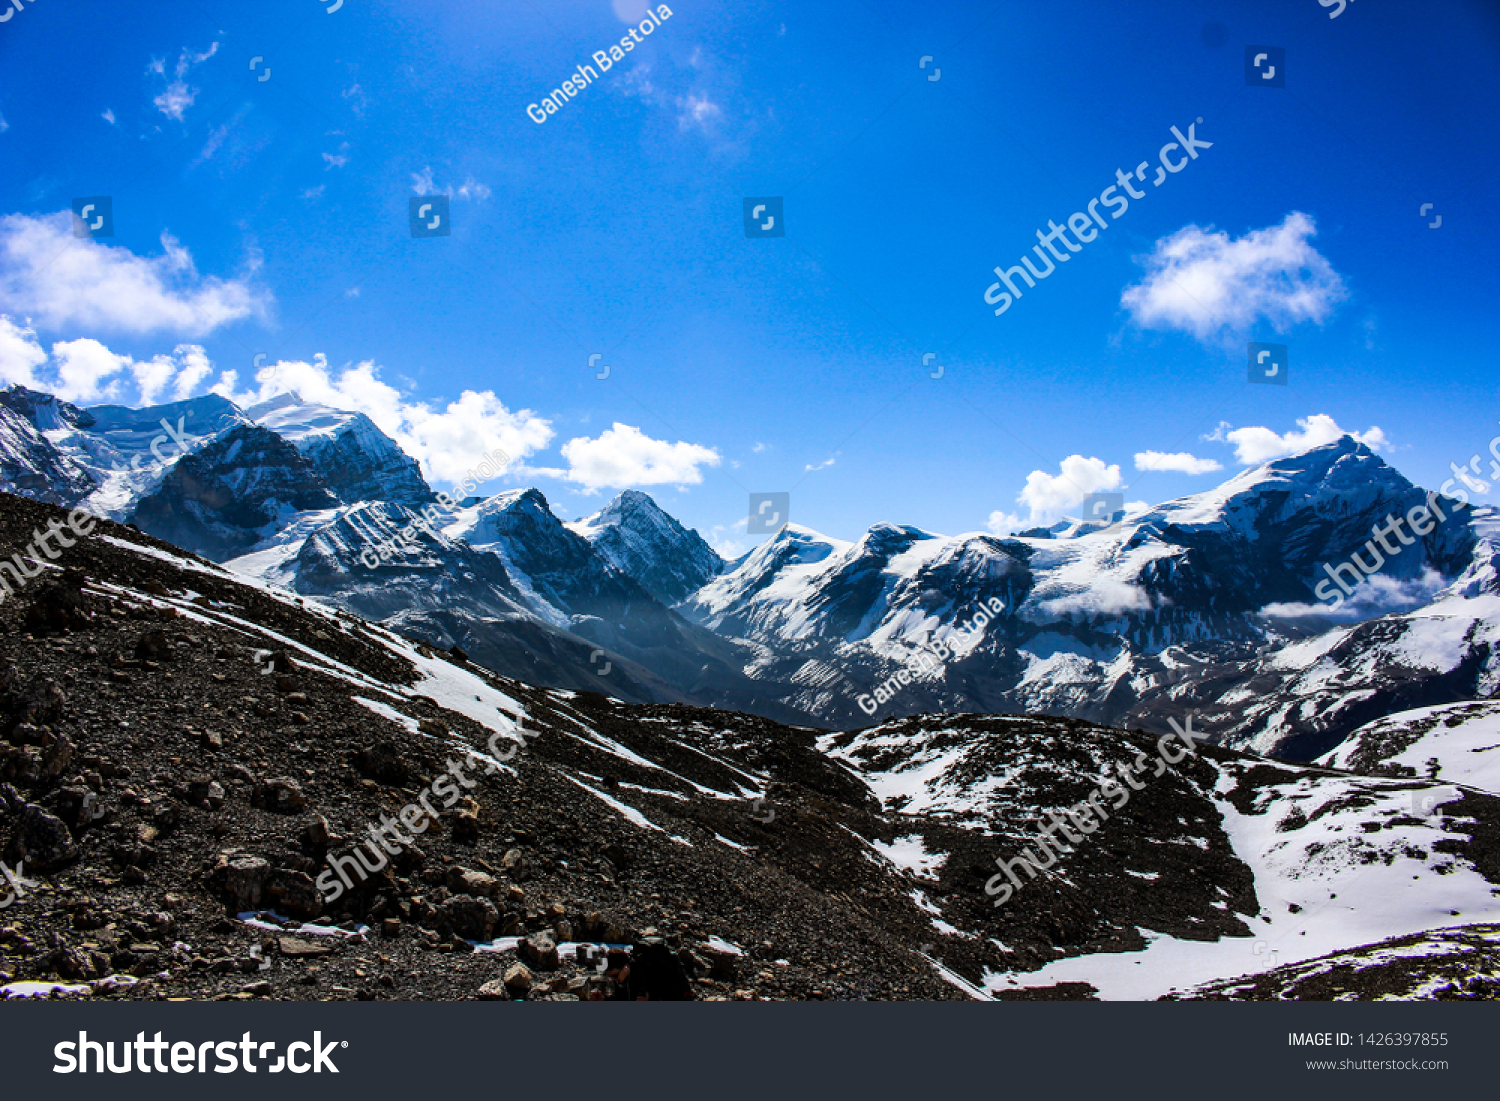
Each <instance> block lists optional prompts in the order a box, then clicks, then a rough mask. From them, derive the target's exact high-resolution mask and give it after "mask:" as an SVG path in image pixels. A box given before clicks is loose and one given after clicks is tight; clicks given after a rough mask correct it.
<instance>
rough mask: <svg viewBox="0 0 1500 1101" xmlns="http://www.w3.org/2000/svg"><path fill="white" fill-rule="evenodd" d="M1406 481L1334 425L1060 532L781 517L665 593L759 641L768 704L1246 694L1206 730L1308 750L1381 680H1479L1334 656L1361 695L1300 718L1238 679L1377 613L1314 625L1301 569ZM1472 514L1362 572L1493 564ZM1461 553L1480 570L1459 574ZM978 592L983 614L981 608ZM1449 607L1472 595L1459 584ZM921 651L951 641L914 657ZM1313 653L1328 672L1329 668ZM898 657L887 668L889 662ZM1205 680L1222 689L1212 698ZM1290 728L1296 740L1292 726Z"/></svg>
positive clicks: (1439, 653)
mask: <svg viewBox="0 0 1500 1101" xmlns="http://www.w3.org/2000/svg"><path fill="white" fill-rule="evenodd" d="M1427 500H1428V497H1427V495H1426V494H1425V493H1424V492H1423V491H1422V490H1421V489H1419V488H1418V487H1416V486H1414V485H1412V484H1411V483H1410V482H1408V481H1407V480H1406V479H1405V478H1404V477H1402V476H1401V475H1400V474H1399V473H1398V472H1397V471H1395V470H1394V469H1392V468H1391V467H1390V466H1389V465H1387V464H1386V463H1385V462H1384V461H1383V460H1382V459H1380V458H1379V457H1378V456H1377V455H1375V454H1374V453H1373V452H1371V451H1370V450H1369V449H1368V448H1366V447H1365V446H1364V445H1363V444H1360V443H1358V442H1356V441H1355V440H1353V439H1351V438H1349V437H1344V438H1343V439H1341V440H1338V441H1336V442H1334V443H1331V444H1328V445H1326V446H1323V447H1316V448H1312V449H1310V450H1308V451H1305V452H1302V453H1300V454H1298V455H1293V456H1290V457H1288V458H1285V459H1279V460H1276V461H1274V462H1270V463H1266V464H1264V465H1262V466H1260V467H1255V468H1252V469H1250V470H1247V471H1245V472H1243V473H1242V474H1240V475H1238V476H1236V477H1234V478H1232V479H1230V480H1229V481H1228V482H1226V483H1225V484H1224V485H1222V486H1220V487H1218V488H1217V489H1214V490H1211V491H1208V492H1206V493H1200V494H1195V495H1193V496H1189V497H1184V498H1181V499H1179V500H1176V501H1172V502H1169V503H1166V504H1163V505H1160V506H1158V507H1156V508H1154V509H1151V510H1148V511H1146V512H1144V513H1142V514H1139V515H1136V516H1133V517H1130V518H1128V519H1126V520H1124V521H1122V522H1119V523H1115V524H1113V525H1109V526H1099V525H1082V526H1079V525H1075V526H1074V528H1073V529H1067V530H1066V531H1064V532H1063V533H1062V534H1063V535H1064V537H1058V535H1057V534H1054V533H1053V532H1051V531H1048V532H1034V533H1032V534H1029V535H1026V536H1012V537H1007V538H999V537H996V536H993V535H987V534H970V535H960V536H956V537H946V536H939V535H934V534H932V533H930V532H924V531H921V530H919V529H916V528H912V527H898V526H895V525H891V524H881V525H877V526H876V527H874V528H872V529H871V530H870V531H869V532H868V533H867V534H866V535H865V537H864V538H862V539H860V540H859V541H858V542H856V543H844V542H841V541H838V540H833V539H829V538H827V537H825V536H822V535H819V534H818V533H816V532H813V531H811V530H809V529H807V528H803V527H799V526H796V525H788V526H787V527H785V528H783V529H782V531H781V532H780V533H779V534H778V535H777V536H775V537H774V538H772V539H770V540H768V541H767V542H766V543H764V544H762V545H761V546H760V547H759V548H757V549H756V551H754V552H753V553H752V554H750V555H749V556H747V557H746V559H745V560H744V561H742V562H741V563H740V564H739V565H738V566H737V567H736V568H735V569H733V570H731V571H729V572H727V573H725V574H723V575H722V576H720V577H717V578H715V579H714V580H712V581H710V582H709V583H708V584H707V585H705V586H704V587H703V588H702V589H701V590H699V592H697V593H696V594H694V595H693V596H692V597H690V598H689V599H688V600H687V601H685V602H684V603H683V605H682V610H683V612H684V614H686V615H688V616H689V617H691V618H694V619H696V620H697V621H699V622H701V623H703V624H704V625H705V626H708V627H710V628H712V629H714V630H716V631H719V632H721V633H724V634H728V635H731V636H733V637H739V638H744V639H746V640H747V641H751V642H754V643H756V644H757V645H759V646H761V647H763V648H764V649H765V650H766V651H767V653H768V655H769V656H768V657H766V658H765V659H764V660H763V662H762V664H761V666H760V668H761V669H762V670H764V671H765V672H766V674H768V675H769V676H770V677H772V678H774V679H778V680H782V681H787V682H791V683H793V684H796V685H798V686H799V691H798V693H797V695H795V696H794V697H793V698H792V699H791V700H789V701H788V702H792V703H795V704H796V705H797V706H799V707H802V708H804V709H807V710H811V711H813V712H814V713H815V714H818V715H819V716H820V717H822V718H824V719H825V720H826V721H829V722H831V723H835V724H846V725H847V724H852V723H856V722H859V721H860V719H859V717H858V716H859V712H858V711H855V710H854V707H855V705H858V707H859V710H860V711H862V712H863V713H864V716H865V717H866V718H868V717H881V718H883V717H886V716H891V715H904V714H916V713H919V712H922V711H931V710H944V711H955V710H964V711H982V712H1024V713H1036V712H1046V713H1050V714H1058V715H1072V716H1077V717H1084V718H1089V719H1091V720H1094V721H1098V722H1109V723H1113V722H1121V721H1130V722H1139V723H1142V724H1143V725H1147V726H1149V727H1151V728H1152V729H1165V728H1166V727H1165V722H1166V719H1167V717H1168V716H1169V715H1179V716H1180V714H1182V713H1185V711H1186V710H1188V709H1193V710H1206V711H1207V712H1208V713H1210V714H1213V715H1214V716H1215V717H1216V718H1218V719H1224V718H1225V717H1226V716H1225V713H1226V712H1228V711H1230V710H1231V709H1233V710H1235V711H1236V714H1238V713H1240V712H1243V711H1244V709H1245V707H1246V706H1248V704H1247V702H1246V701H1248V700H1249V699H1250V698H1251V697H1254V699H1255V706H1256V707H1257V709H1258V710H1257V711H1256V718H1255V720H1254V721H1253V722H1248V723H1240V722H1236V723H1234V724H1233V725H1231V726H1224V725H1222V723H1221V724H1218V725H1215V724H1212V723H1211V724H1209V725H1210V728H1211V729H1215V730H1217V731H1218V733H1219V736H1221V737H1222V738H1224V740H1225V741H1226V743H1227V744H1236V745H1241V744H1243V745H1253V746H1254V747H1255V748H1257V749H1259V750H1261V751H1267V752H1268V751H1271V750H1272V749H1277V748H1278V747H1279V748H1281V749H1289V748H1296V749H1298V750H1301V751H1305V753H1306V755H1307V756H1314V755H1316V754H1317V753H1321V752H1323V751H1324V750H1326V749H1327V748H1329V746H1330V745H1332V744H1334V742H1336V741H1337V738H1338V737H1340V736H1342V734H1343V733H1347V732H1348V731H1349V730H1352V729H1353V728H1354V727H1355V726H1358V725H1359V724H1360V723H1362V722H1364V721H1367V720H1368V719H1369V718H1371V717H1374V715H1376V714H1382V713H1384V712H1381V711H1379V710H1378V709H1379V708H1380V707H1381V706H1383V702H1389V701H1390V700H1392V699H1393V698H1394V699H1401V701H1402V702H1401V704H1400V706H1414V705H1415V704H1417V703H1437V702H1446V701H1448V700H1452V699H1460V698H1468V696H1470V695H1472V694H1474V693H1475V692H1476V691H1479V690H1480V686H1479V684H1478V682H1476V680H1475V678H1474V677H1473V676H1469V675H1467V674H1466V673H1463V672H1460V673H1459V674H1458V675H1457V676H1456V678H1452V683H1449V684H1446V685H1445V684H1440V683H1437V682H1436V681H1434V682H1433V683H1430V684H1428V685H1427V686H1426V687H1425V688H1423V689H1422V691H1423V692H1427V691H1431V692H1432V693H1435V694H1434V695H1431V696H1429V695H1422V696H1420V697H1419V698H1415V699H1411V700H1410V702H1407V701H1406V699H1405V698H1402V697H1401V696H1400V693H1401V692H1402V691H1404V690H1406V689H1409V688H1410V685H1409V684H1403V680H1402V678H1399V677H1396V678H1385V677H1382V675H1380V673H1379V672H1378V671H1376V670H1373V669H1369V670H1365V671H1364V672H1363V673H1360V674H1349V673H1343V674H1340V676H1341V677H1342V678H1343V682H1344V683H1350V682H1358V683H1359V684H1360V685H1361V686H1362V687H1363V688H1364V689H1365V690H1366V695H1365V696H1364V697H1363V698H1364V699H1366V700H1368V701H1370V703H1369V706H1370V710H1369V711H1366V712H1364V713H1354V712H1351V713H1349V714H1347V715H1338V714H1337V711H1338V709H1337V708H1330V706H1329V700H1328V699H1326V698H1323V697H1318V696H1317V691H1316V689H1315V688H1314V689H1311V690H1310V691H1311V693H1312V695H1313V696H1314V697H1316V698H1313V699H1309V700H1307V701H1306V702H1307V706H1308V708H1309V709H1312V710H1317V712H1318V715H1319V716H1320V717H1319V718H1317V719H1316V720H1314V719H1313V718H1312V717H1311V716H1310V715H1309V716H1308V721H1309V722H1313V723H1314V725H1315V726H1317V729H1315V730H1314V729H1309V728H1308V727H1306V726H1305V725H1303V724H1302V723H1301V719H1302V718H1303V716H1301V715H1291V714H1288V713H1287V711H1288V709H1285V708H1284V709H1283V710H1282V711H1281V712H1277V711H1276V710H1275V709H1273V708H1271V707H1269V706H1268V705H1267V703H1266V695H1267V692H1266V689H1265V687H1264V686H1263V685H1253V684H1252V681H1253V678H1254V677H1255V676H1257V675H1260V674H1267V673H1269V672H1271V671H1272V670H1274V669H1277V668H1283V667H1284V668H1285V669H1286V670H1288V673H1289V674H1290V672H1291V671H1293V670H1295V671H1297V672H1299V673H1305V672H1306V671H1307V670H1308V666H1309V664H1310V663H1309V655H1308V653H1306V652H1299V651H1297V650H1296V649H1295V648H1294V647H1295V646H1301V647H1303V648H1304V650H1305V649H1306V648H1312V649H1314V650H1316V649H1317V648H1319V647H1321V648H1324V649H1326V648H1329V647H1334V646H1337V645H1338V644H1339V642H1340V640H1341V639H1343V638H1345V637H1347V636H1349V635H1351V634H1353V635H1355V636H1357V637H1358V638H1361V639H1363V638H1365V637H1367V636H1372V635H1379V634H1381V633H1382V632H1389V631H1391V630H1394V629H1395V628H1394V627H1393V626H1392V624H1393V623H1394V622H1395V621H1396V620H1398V619H1399V618H1400V617H1399V615H1392V616H1387V617H1381V618H1377V619H1374V620H1372V621H1369V622H1366V623H1363V624H1360V625H1358V626H1355V627H1335V626H1334V622H1333V621H1332V620H1330V619H1328V618H1327V616H1326V615H1323V614H1322V611H1323V610H1320V609H1317V608H1315V607H1313V606H1314V605H1316V603H1317V600H1318V596H1317V589H1318V586H1319V585H1320V584H1322V583H1324V582H1325V581H1326V576H1325V574H1323V573H1322V572H1320V570H1321V567H1322V566H1323V565H1324V564H1325V563H1327V564H1332V563H1339V562H1342V561H1343V560H1345V559H1347V558H1348V557H1349V555H1350V553H1351V552H1353V551H1356V550H1359V549H1360V548H1362V547H1363V545H1364V543H1365V542H1366V541H1367V540H1369V539H1370V531H1371V528H1372V527H1373V526H1374V525H1376V524H1377V523H1380V522H1381V521H1383V520H1384V519H1385V518H1386V517H1387V516H1389V515H1404V514H1406V513H1407V512H1408V511H1409V510H1410V509H1412V508H1413V507H1415V506H1419V505H1422V504H1423V503H1424V502H1425V501H1427ZM1484 515H1487V514H1485V513H1479V512H1476V513H1475V515H1474V516H1470V515H1468V514H1467V513H1463V514H1460V515H1458V516H1455V517H1454V518H1452V519H1450V521H1449V522H1447V523H1443V524H1438V525H1436V527H1435V528H1434V529H1433V530H1431V531H1430V532H1429V533H1428V534H1427V535H1425V536H1421V537H1416V538H1411V539H1410V540H1409V545H1398V547H1397V553H1394V554H1392V555H1389V556H1388V557H1387V560H1386V562H1385V563H1384V566H1383V569H1382V570H1381V577H1382V580H1384V581H1385V582H1387V583H1388V589H1387V591H1389V592H1392V593H1395V594H1397V595H1398V596H1399V595H1400V594H1402V593H1403V592H1414V593H1417V594H1419V596H1418V598H1417V599H1416V600H1415V601H1414V602H1418V603H1422V604H1424V605H1425V601H1426V600H1427V599H1428V598H1430V594H1431V592H1432V591H1433V590H1435V589H1440V588H1441V587H1442V584H1443V583H1444V582H1454V583H1455V587H1454V595H1455V597H1458V596H1459V593H1460V590H1463V591H1467V590H1468V589H1474V588H1476V587H1479V588H1482V587H1483V585H1484V584H1486V582H1485V581H1484V580H1483V578H1484V577H1488V576H1491V575H1492V574H1493V568H1492V567H1491V566H1489V565H1486V564H1485V563H1488V561H1489V556H1490V553H1491V552H1489V551H1488V550H1487V549H1486V548H1487V547H1488V546H1489V544H1488V542H1482V541H1481V538H1480V535H1479V534H1478V530H1479V529H1478V525H1479V524H1480V522H1481V521H1480V519H1479V517H1481V516H1484ZM1484 522H1488V521H1484ZM1075 529H1076V530H1077V532H1078V533H1077V534H1071V532H1072V531H1073V530H1075ZM1474 570H1480V571H1481V573H1482V571H1484V570H1488V571H1489V573H1483V575H1482V576H1481V575H1480V574H1475V575H1474V576H1473V577H1471V576H1470V573H1471V572H1472V571H1474ZM1466 571H1469V572H1466ZM1460 579H1467V580H1460ZM992 601H993V602H998V603H999V605H1000V606H1002V608H1003V611H1001V612H1000V613H999V615H998V616H996V617H993V622H987V623H982V624H981V623H980V621H981V620H982V619H984V618H985V609H987V608H990V607H992V606H993V605H992V604H991V602H992ZM1425 614H1426V613H1424V612H1423V611H1421V610H1417V611H1412V612H1410V613H1409V616H1410V617H1411V618H1412V619H1415V620H1419V619H1421V618H1422V617H1423V616H1424V615H1425ZM1453 614H1457V615H1460V616H1463V615H1468V616H1470V617H1471V618H1473V619H1476V620H1482V619H1483V618H1484V617H1485V616H1486V615H1489V614H1490V613H1489V611H1488V609H1487V607H1480V606H1478V605H1470V604H1467V603H1464V604H1462V605H1460V606H1459V608H1458V609H1457V610H1456V611H1455V612H1454V613H1453ZM976 624H979V625H980V626H982V630H975V629H974V627H975V626H976ZM1308 636H1312V637H1311V638H1308ZM1297 640H1305V641H1297ZM924 648H925V649H926V650H928V651H931V650H934V649H935V650H938V651H939V652H940V653H943V654H951V655H952V656H951V657H948V658H946V660H943V661H939V662H933V661H930V660H927V659H924V658H923V657H922V651H923V650H924ZM1410 649H1412V652H1413V653H1418V654H1420V655H1421V656H1420V657H1418V658H1416V659H1414V660H1415V663H1416V664H1419V665H1424V666H1426V667H1431V668H1433V669H1437V668H1439V667H1440V668H1441V670H1442V671H1443V672H1444V673H1451V672H1452V671H1453V670H1454V669H1455V668H1458V669H1460V670H1462V669H1464V668H1465V667H1466V666H1465V662H1466V660H1467V659H1466V657H1465V656H1464V655H1463V654H1457V653H1455V652H1454V649H1453V647H1451V646H1450V647H1446V648H1445V647H1442V646H1437V645H1435V644H1434V645H1428V646H1426V647H1425V649H1422V648H1410ZM1467 652H1468V651H1465V654H1467ZM1372 660H1373V659H1372ZM1329 664H1330V666H1331V667H1332V668H1331V670H1330V672H1329V673H1328V674H1327V675H1328V676H1332V675H1333V671H1334V670H1338V669H1345V668H1347V665H1346V662H1345V661H1343V660H1339V661H1335V662H1330V663H1329ZM903 672H905V673H906V674H908V676H907V683H901V684H896V683H894V682H892V681H891V678H892V677H893V676H898V675H900V674H902V673H903ZM1427 679H1429V680H1431V678H1427ZM1481 679H1482V678H1481ZM1226 692H1234V693H1235V695H1233V696H1232V697H1229V698H1228V699H1225V700H1220V701H1219V703H1221V704H1223V706H1219V707H1217V708H1216V705H1215V700H1216V699H1217V695H1218V694H1222V693H1226ZM1398 709H1399V708H1398ZM1318 724H1321V725H1318ZM1250 731H1253V733H1250ZM1309 733H1312V734H1314V735H1315V736H1314V737H1313V739H1312V740H1311V741H1307V742H1304V741H1299V740H1298V739H1301V738H1303V736H1304V735H1307V734H1309Z"/></svg>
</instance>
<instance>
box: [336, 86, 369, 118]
mask: <svg viewBox="0 0 1500 1101" xmlns="http://www.w3.org/2000/svg"><path fill="white" fill-rule="evenodd" d="M339 95H340V96H342V97H343V98H344V99H347V100H348V101H349V110H351V111H353V112H354V115H355V117H356V118H363V117H364V114H365V107H366V105H367V104H368V103H369V100H367V99H366V98H365V94H364V91H363V89H361V88H360V86H359V85H358V84H353V85H350V86H349V87H348V88H345V89H344V90H343V91H342V92H340V93H339Z"/></svg>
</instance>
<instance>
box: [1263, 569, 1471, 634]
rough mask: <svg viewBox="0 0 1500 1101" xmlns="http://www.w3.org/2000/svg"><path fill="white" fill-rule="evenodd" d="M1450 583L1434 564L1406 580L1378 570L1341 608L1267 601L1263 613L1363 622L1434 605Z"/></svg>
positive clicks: (1280, 617) (1368, 577) (1360, 585)
mask: <svg viewBox="0 0 1500 1101" xmlns="http://www.w3.org/2000/svg"><path fill="white" fill-rule="evenodd" d="M1447 585H1448V579H1447V578H1445V577H1444V576H1443V575H1442V574H1440V573H1438V572H1437V570H1435V569H1433V568H1432V567H1431V566H1428V567H1426V568H1425V569H1424V570H1423V572H1422V576H1421V577H1413V578H1406V579H1403V578H1399V577H1388V576H1386V575H1385V574H1379V573H1376V574H1371V575H1369V576H1367V577H1366V578H1365V579H1364V580H1363V581H1361V582H1360V583H1359V584H1358V585H1355V586H1354V589H1353V592H1351V593H1350V595H1349V596H1348V597H1345V599H1344V603H1343V604H1341V605H1340V606H1339V608H1338V610H1337V611H1334V610H1333V607H1332V605H1330V604H1267V605H1266V606H1265V607H1264V608H1262V609H1261V610H1260V614H1261V615H1266V616H1271V617H1273V618H1277V619H1301V618H1303V617H1307V616H1322V617H1324V618H1326V619H1331V620H1335V621H1337V622H1341V623H1354V622H1362V621H1363V620H1366V619H1375V618H1376V617H1378V616H1383V615H1390V614H1392V613H1398V612H1409V611H1411V610H1412V609H1413V608H1420V607H1422V606H1424V605H1426V604H1430V603H1432V598H1433V597H1434V596H1436V595H1437V594H1438V593H1439V592H1440V591H1441V590H1442V589H1444V588H1446V587H1447ZM1333 591H1334V592H1337V589H1334V590H1333ZM1338 595H1340V596H1342V595H1343V594H1342V593H1338Z"/></svg>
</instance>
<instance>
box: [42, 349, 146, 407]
mask: <svg viewBox="0 0 1500 1101" xmlns="http://www.w3.org/2000/svg"><path fill="white" fill-rule="evenodd" d="M52 361H53V364H54V365H55V367H56V370H57V382H56V383H54V384H53V385H52V386H50V387H48V389H50V390H52V392H53V393H55V394H56V395H57V396H58V397H60V398H62V399H63V400H64V401H71V402H77V403H79V404H91V403H94V402H99V401H105V400H109V401H113V400H114V399H116V398H118V397H119V396H120V383H119V380H116V381H113V382H110V383H109V384H108V385H104V380H105V379H107V378H110V377H111V376H113V375H118V374H119V373H120V372H121V371H124V370H125V369H126V368H127V367H129V366H130V363H131V360H130V357H129V356H124V355H116V354H115V353H114V352H111V351H110V350H109V349H108V348H106V347H105V346H104V345H103V344H100V343H99V342H98V341H97V340H92V339H90V338H87V337H85V338H84V339H82V340H66V341H59V342H58V343H56V344H54V345H52Z"/></svg>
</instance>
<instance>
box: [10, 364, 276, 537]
mask: <svg viewBox="0 0 1500 1101" xmlns="http://www.w3.org/2000/svg"><path fill="white" fill-rule="evenodd" d="M0 408H4V409H5V410H7V411H9V412H10V413H12V414H14V415H15V417H18V418H20V419H21V420H23V421H24V422H25V425H29V429H28V428H26V427H24V426H23V425H22V424H21V423H18V421H17V420H16V419H13V418H11V417H7V416H6V415H5V414H3V413H0V426H3V427H0V431H3V432H4V433H5V435H6V438H5V439H4V440H3V441H0V477H3V478H4V481H3V482H0V485H3V486H5V487H7V488H9V487H10V486H14V487H16V489H15V491H16V492H23V493H25V494H26V495H27V496H36V497H38V499H42V497H41V495H40V494H39V493H38V492H34V491H33V490H32V489H31V488H30V487H34V486H39V485H43V484H45V485H47V486H49V487H50V489H48V490H43V491H41V493H42V494H44V493H51V494H52V498H55V500H56V503H67V504H76V505H79V506H80V507H82V508H85V509H87V510H88V511H90V512H92V513H94V514H95V515H98V516H106V517H109V518H110V519H114V520H119V519H123V518H124V517H125V516H126V515H128V514H129V513H130V511H131V510H132V509H133V508H134V507H135V505H136V503H137V502H138V501H139V500H140V499H141V498H142V497H143V496H145V495H146V494H148V493H150V492H152V491H153V490H154V489H156V487H157V486H159V485H160V484H161V480H162V478H163V477H165V475H166V472H167V470H168V469H170V468H171V466H172V465H173V464H174V463H176V461H177V460H178V459H179V458H181V457H182V456H183V455H184V454H191V453H192V452H194V451H197V450H199V449H200V448H202V447H204V446H206V445H207V444H208V443H209V442H211V441H213V440H215V439H217V438H218V437H219V436H221V435H222V434H223V433H225V432H227V431H229V430H230V429H231V428H233V427H234V426H236V425H239V424H246V423H249V422H248V420H247V419H246V417H245V416H244V414H242V413H241V412H240V411H239V409H238V407H237V406H235V405H234V403H233V402H230V401H226V400H225V399H224V398H221V397H219V396H218V395H216V394H208V395H205V396H203V397H200V398H194V399H193V400H191V401H181V402H171V403H169V404H166V405H154V406H149V407H147V408H145V409H127V408H125V407H124V406H121V405H97V406H93V407H91V408H89V409H80V408H78V407H77V406H75V405H71V404H69V403H68V402H65V401H59V400H58V399H57V398H55V397H53V396H52V395H51V394H43V393H39V392H38V391H35V390H28V389H26V388H25V387H24V386H12V387H10V388H8V389H6V390H0ZM12 472H14V473H12Z"/></svg>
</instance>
